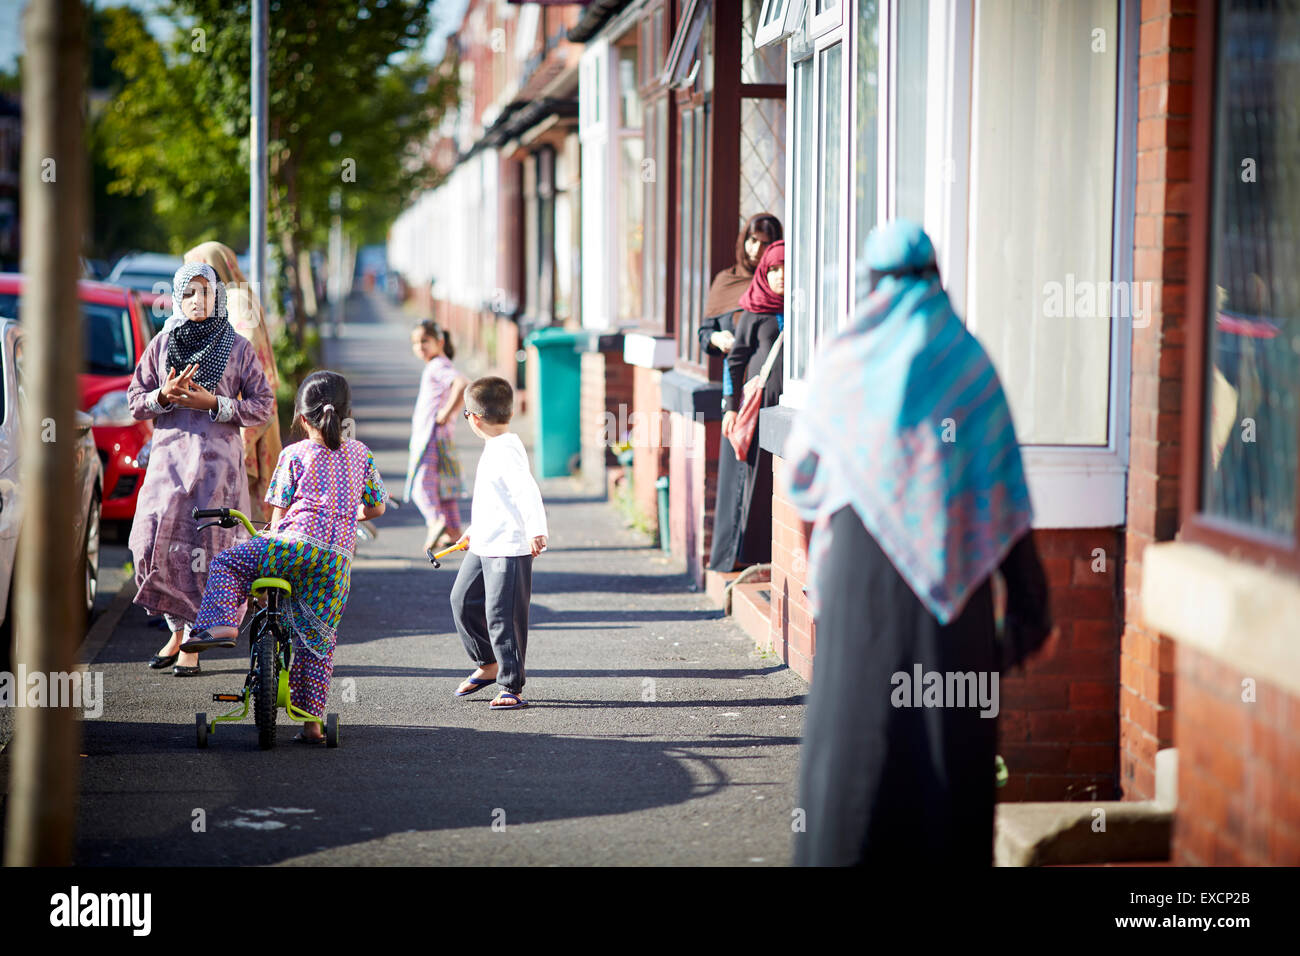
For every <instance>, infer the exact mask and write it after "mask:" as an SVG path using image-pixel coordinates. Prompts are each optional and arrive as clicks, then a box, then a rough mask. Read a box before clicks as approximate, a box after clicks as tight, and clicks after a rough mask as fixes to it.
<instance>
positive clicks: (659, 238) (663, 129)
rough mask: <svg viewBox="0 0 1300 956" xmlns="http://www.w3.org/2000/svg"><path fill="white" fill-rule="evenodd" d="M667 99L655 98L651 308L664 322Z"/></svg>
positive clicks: (665, 294)
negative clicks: (653, 281)
mask: <svg viewBox="0 0 1300 956" xmlns="http://www.w3.org/2000/svg"><path fill="white" fill-rule="evenodd" d="M669 102H670V101H669V99H668V98H667V97H664V98H663V99H661V100H660V101H659V111H658V113H659V115H658V129H659V132H658V133H657V139H656V143H655V157H656V160H655V176H656V177H657V182H656V185H655V189H656V192H655V215H657V216H658V217H659V221H658V226H657V228H656V229H655V240H656V243H657V246H656V248H655V276H656V278H655V310H654V312H653V313H652V315H653V317H654V318H655V319H656V320H657V321H659V322H663V323H664V324H665V325H667V322H668V109H669V106H668V104H669Z"/></svg>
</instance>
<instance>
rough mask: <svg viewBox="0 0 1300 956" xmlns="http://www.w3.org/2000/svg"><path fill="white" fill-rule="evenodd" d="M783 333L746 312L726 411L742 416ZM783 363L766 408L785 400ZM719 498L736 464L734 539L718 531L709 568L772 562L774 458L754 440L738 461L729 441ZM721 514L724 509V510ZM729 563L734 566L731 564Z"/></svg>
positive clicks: (770, 381) (771, 379) (772, 379)
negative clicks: (747, 392)
mask: <svg viewBox="0 0 1300 956" xmlns="http://www.w3.org/2000/svg"><path fill="white" fill-rule="evenodd" d="M780 331H781V325H780V320H779V319H778V318H777V317H776V316H775V315H771V314H768V313H762V314H759V313H755V312H741V313H740V318H739V319H738V320H737V321H736V332H735V335H736V340H735V343H734V344H733V345H732V347H731V351H730V352H728V353H727V369H726V372H725V373H724V374H727V375H730V376H731V381H732V394H730V395H728V396H727V398H726V399H725V400H724V404H723V408H724V410H725V411H739V410H740V405H741V402H742V401H743V400H744V387H745V383H746V382H747V381H749V380H750V379H751V378H754V377H755V376H756V375H758V374H759V373H760V372H761V371H762V370H763V363H764V362H766V361H767V356H768V353H770V352H771V350H772V344H773V343H774V342H775V341H776V337H777V335H778V334H779V333H780ZM782 382H783V378H782V372H781V359H780V358H778V359H777V360H776V363H775V364H774V365H773V366H772V371H771V374H769V375H768V378H767V383H766V384H765V385H764V387H763V406H764V407H767V406H770V405H775V404H777V402H779V401H780V399H781V387H782ZM719 456H720V460H719V463H718V465H719V467H718V498H719V501H720V502H721V499H722V496H723V494H724V491H723V475H722V467H723V466H722V460H723V459H726V458H728V457H729V458H730V459H731V464H732V465H734V466H738V467H736V468H735V478H734V479H732V485H731V488H732V489H733V490H734V493H735V494H736V496H737V500H736V501H735V503H734V505H733V507H732V509H731V510H730V511H729V512H728V516H729V517H730V516H732V515H734V522H733V526H732V531H731V535H730V536H729V537H723V536H722V535H721V533H720V530H719V529H718V527H717V526H716V525H715V527H714V532H713V533H714V547H713V553H712V556H711V557H710V561H709V567H710V568H713V569H714V570H718V571H730V570H731V568H732V566H733V565H734V564H737V563H739V564H765V563H767V562H768V561H771V560H772V453H771V452H768V451H763V450H762V449H761V448H759V446H758V436H757V435H755V436H754V440H753V442H751V443H750V446H749V455H748V456H747V458H746V459H745V461H744V462H743V463H741V462H739V461H737V460H736V453H735V450H734V449H733V448H732V445H731V442H730V441H729V440H728V439H727V438H726V437H725V436H724V437H723V439H722V442H721V449H720V451H719ZM718 511H719V513H721V511H722V508H721V505H719V508H718ZM728 559H730V561H729V562H728Z"/></svg>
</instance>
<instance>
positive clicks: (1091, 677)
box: [998, 528, 1123, 800]
mask: <svg viewBox="0 0 1300 956" xmlns="http://www.w3.org/2000/svg"><path fill="white" fill-rule="evenodd" d="M1034 543H1035V545H1036V546H1037V548H1038V554H1039V557H1040V558H1041V559H1042V562H1043V570H1044V571H1045V572H1046V574H1047V581H1048V587H1049V589H1050V600H1051V605H1052V618H1053V620H1054V622H1055V623H1056V626H1057V628H1058V629H1059V630H1060V636H1059V642H1058V644H1057V648H1056V653H1055V654H1054V655H1053V656H1052V658H1051V659H1050V660H1031V661H1030V662H1029V663H1028V664H1027V665H1026V666H1025V667H1024V669H1023V670H1018V671H1016V672H1014V673H1012V674H1004V675H1003V677H1002V681H1001V684H1000V694H1001V700H1000V705H1001V712H1000V713H999V715H998V716H999V719H998V747H999V753H1001V754H1002V756H1003V759H1005V760H1006V762H1007V768H1008V770H1010V772H1011V777H1010V779H1009V780H1008V781H1007V785H1006V786H1005V787H1003V788H1002V789H1001V790H999V791H998V798H999V799H1000V800H1084V799H1098V800H1108V799H1113V798H1114V796H1115V795H1116V793H1117V789H1118V788H1117V779H1116V778H1117V769H1118V767H1117V764H1118V756H1119V726H1118V718H1117V712H1116V708H1117V704H1118V698H1119V634H1120V606H1119V601H1120V592H1119V584H1118V579H1119V574H1120V568H1121V567H1122V566H1123V564H1122V555H1121V550H1120V547H1121V535H1120V531H1119V529H1117V528H1108V529H1077V530H1041V531H1035V532H1034Z"/></svg>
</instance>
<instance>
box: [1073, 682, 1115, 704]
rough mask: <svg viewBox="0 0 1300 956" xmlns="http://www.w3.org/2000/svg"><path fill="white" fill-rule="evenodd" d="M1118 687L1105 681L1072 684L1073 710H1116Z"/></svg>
mask: <svg viewBox="0 0 1300 956" xmlns="http://www.w3.org/2000/svg"><path fill="white" fill-rule="evenodd" d="M1116 693H1117V691H1116V686H1115V684H1114V683H1107V682H1104V681H1074V682H1073V683H1071V684H1070V692H1069V697H1070V709H1071V710H1114V708H1115V697H1116Z"/></svg>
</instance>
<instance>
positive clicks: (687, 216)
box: [677, 111, 695, 359]
mask: <svg viewBox="0 0 1300 956" xmlns="http://www.w3.org/2000/svg"><path fill="white" fill-rule="evenodd" d="M679 115H680V116H681V127H680V130H681V132H680V136H679V144H678V145H679V146H680V152H679V155H680V156H681V160H680V162H681V167H680V168H681V176H679V177H678V179H677V188H678V195H679V196H680V204H679V205H680V207H681V230H680V233H679V238H678V243H677V258H678V261H679V262H680V263H681V270H680V272H679V278H678V286H677V301H678V303H679V305H678V309H677V314H678V321H679V322H680V323H681V326H682V334H680V335H678V336H677V340H678V341H679V342H680V343H681V352H680V354H681V356H682V357H683V358H686V359H689V358H690V357H691V352H692V349H691V255H692V245H691V239H692V238H693V236H694V230H693V229H692V228H691V219H692V218H693V217H694V215H695V209H694V206H693V205H692V202H693V200H694V198H695V189H694V183H695V138H694V131H695V124H694V122H693V121H692V118H691V114H690V113H689V112H687V111H683V112H682V113H680V114H679Z"/></svg>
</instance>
